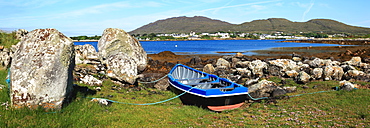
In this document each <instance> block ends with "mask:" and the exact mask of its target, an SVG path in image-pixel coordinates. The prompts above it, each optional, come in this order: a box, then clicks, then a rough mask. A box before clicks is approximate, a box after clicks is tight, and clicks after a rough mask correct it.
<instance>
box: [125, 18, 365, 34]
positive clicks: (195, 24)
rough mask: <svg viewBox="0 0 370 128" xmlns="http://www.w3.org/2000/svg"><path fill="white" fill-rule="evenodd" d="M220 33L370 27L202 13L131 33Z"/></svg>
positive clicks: (350, 30) (362, 29) (339, 30)
mask: <svg viewBox="0 0 370 128" xmlns="http://www.w3.org/2000/svg"><path fill="white" fill-rule="evenodd" d="M191 31H193V32H211V33H213V32H217V31H225V32H228V31H233V32H236V31H239V32H260V33H273V32H276V31H282V32H285V33H298V32H324V33H352V34H370V28H365V27H356V26H350V25H347V24H344V23H341V22H338V21H335V20H330V19H312V20H309V21H307V22H292V21H290V20H287V19H284V18H269V19H263V20H254V21H251V22H244V23H242V24H231V23H228V22H225V21H221V20H216V19H210V18H207V17H203V16H195V17H184V16H183V17H173V18H168V19H164V20H158V21H156V22H153V23H149V24H147V25H144V26H142V27H140V28H137V29H135V30H133V31H131V32H129V33H130V34H150V33H189V32H191Z"/></svg>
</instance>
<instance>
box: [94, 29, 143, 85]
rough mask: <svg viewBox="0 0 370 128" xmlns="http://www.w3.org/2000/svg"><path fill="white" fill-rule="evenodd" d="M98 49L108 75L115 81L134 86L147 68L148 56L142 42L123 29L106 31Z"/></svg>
mask: <svg viewBox="0 0 370 128" xmlns="http://www.w3.org/2000/svg"><path fill="white" fill-rule="evenodd" d="M98 49H99V55H100V59H101V60H102V62H103V63H105V64H106V65H107V68H108V70H107V75H108V76H109V77H111V78H113V79H116V80H119V81H123V82H127V83H130V84H134V83H135V81H136V79H137V78H138V73H139V72H141V71H143V70H144V69H145V68H146V64H147V54H146V52H145V51H144V49H143V47H141V44H140V42H139V41H138V40H136V39H135V38H133V37H131V36H130V35H129V34H128V33H126V32H125V31H124V30H122V29H118V28H107V29H105V30H104V32H103V35H102V37H101V38H100V40H99V41H98Z"/></svg>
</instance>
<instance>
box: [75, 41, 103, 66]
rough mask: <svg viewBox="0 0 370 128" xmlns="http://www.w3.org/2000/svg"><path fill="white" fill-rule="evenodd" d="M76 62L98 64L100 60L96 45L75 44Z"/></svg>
mask: <svg viewBox="0 0 370 128" xmlns="http://www.w3.org/2000/svg"><path fill="white" fill-rule="evenodd" d="M75 52H76V57H75V59H76V60H75V63H76V64H91V63H95V64H98V63H99V62H97V61H100V60H99V58H98V52H96V50H95V48H94V46H92V45H90V44H85V45H75Z"/></svg>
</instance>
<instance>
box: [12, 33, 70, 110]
mask: <svg viewBox="0 0 370 128" xmlns="http://www.w3.org/2000/svg"><path fill="white" fill-rule="evenodd" d="M17 47H18V49H17V50H16V51H15V53H14V56H13V58H12V63H11V68H10V72H11V89H10V96H11V102H12V106H13V107H16V108H17V107H22V106H28V107H30V108H37V107H38V106H42V107H44V108H48V109H50V108H51V109H58V108H61V107H62V103H63V102H65V101H66V100H68V99H69V97H70V93H71V92H72V89H73V84H72V71H73V67H74V47H73V41H72V40H71V39H70V38H68V37H66V36H64V35H63V34H62V33H60V32H59V31H58V30H56V29H36V30H33V31H31V32H29V33H28V34H27V35H26V36H25V37H24V39H23V40H22V41H21V42H19V43H18V44H17Z"/></svg>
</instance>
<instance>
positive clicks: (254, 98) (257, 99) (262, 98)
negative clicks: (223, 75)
mask: <svg viewBox="0 0 370 128" xmlns="http://www.w3.org/2000/svg"><path fill="white" fill-rule="evenodd" d="M247 95H248V96H249V98H251V99H252V100H263V99H267V98H269V97H261V98H253V97H252V96H251V95H249V93H247Z"/></svg>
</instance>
